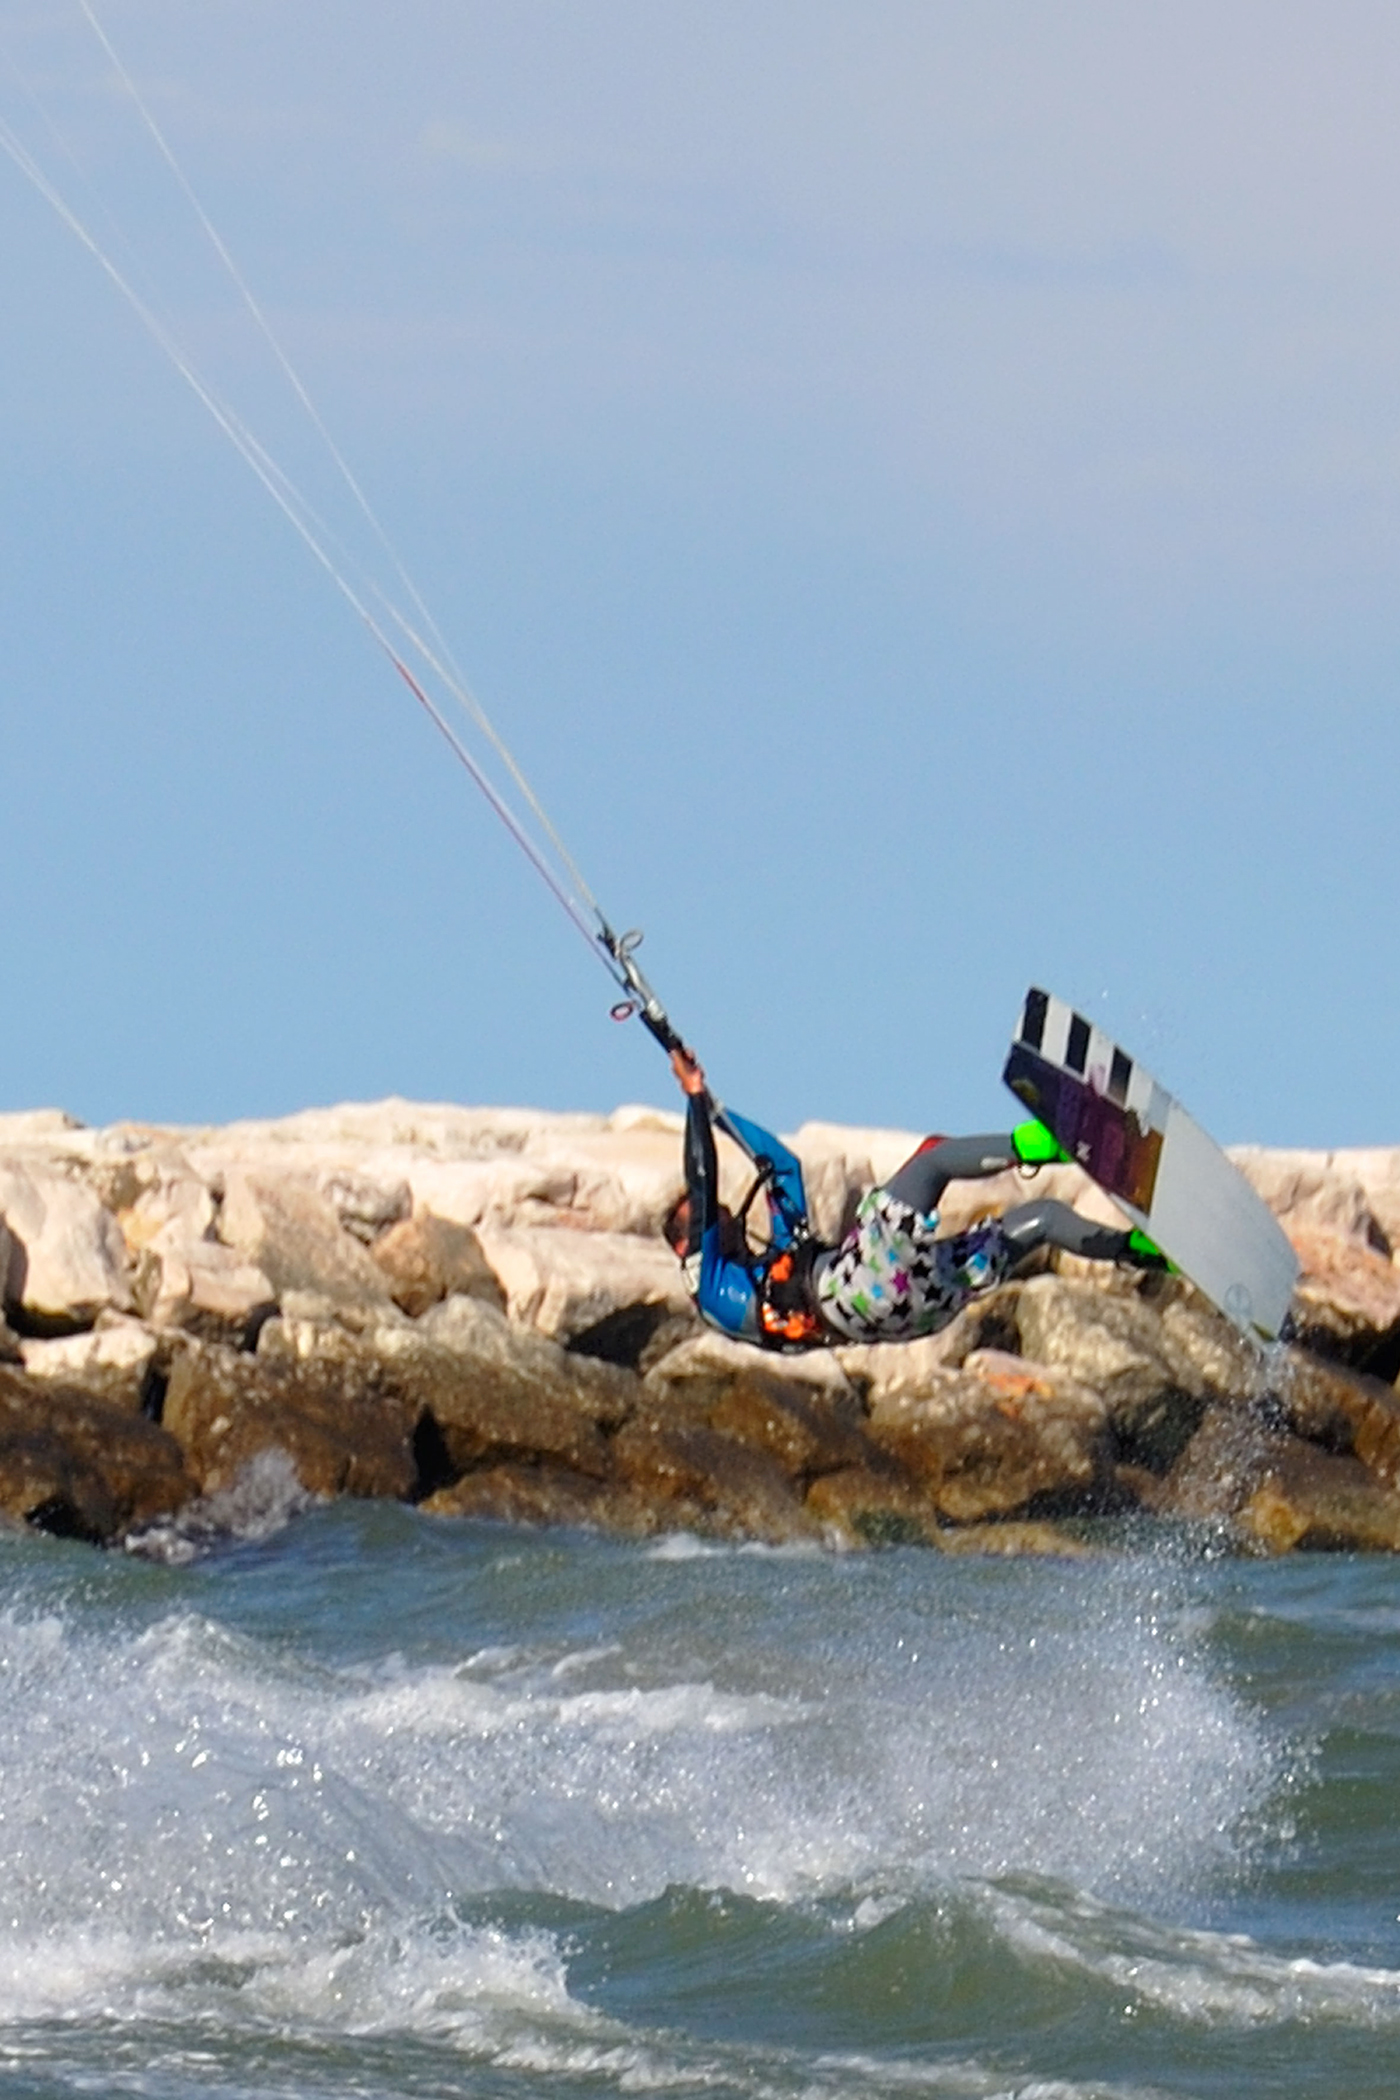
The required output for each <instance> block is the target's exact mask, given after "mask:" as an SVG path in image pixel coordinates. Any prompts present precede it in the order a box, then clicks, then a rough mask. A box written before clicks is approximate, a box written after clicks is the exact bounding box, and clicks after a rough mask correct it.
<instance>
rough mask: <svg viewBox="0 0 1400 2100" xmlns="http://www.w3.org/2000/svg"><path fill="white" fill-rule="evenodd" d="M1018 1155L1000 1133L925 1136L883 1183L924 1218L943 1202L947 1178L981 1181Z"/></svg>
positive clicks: (1007, 1165)
mask: <svg viewBox="0 0 1400 2100" xmlns="http://www.w3.org/2000/svg"><path fill="white" fill-rule="evenodd" d="M1017 1160H1018V1154H1017V1152H1016V1148H1015V1146H1014V1145H1013V1144H1012V1142H1011V1139H1010V1138H1009V1137H1008V1136H1006V1135H1005V1134H1004V1133H998V1134H996V1135H993V1136H989V1137H946V1138H945V1137H930V1138H925V1139H924V1141H923V1143H922V1145H920V1147H919V1149H918V1151H917V1152H915V1153H913V1154H912V1155H911V1156H910V1158H908V1159H906V1160H905V1162H904V1165H903V1166H902V1167H900V1168H899V1169H898V1171H897V1172H896V1173H894V1174H892V1175H891V1176H890V1178H889V1180H888V1181H887V1182H886V1183H885V1184H884V1186H885V1188H886V1189H887V1191H888V1192H889V1194H890V1195H891V1196H893V1197H894V1199H895V1201H896V1202H897V1203H907V1204H908V1206H909V1208H910V1210H916V1211H918V1213H919V1215H920V1216H921V1217H928V1216H929V1215H930V1214H931V1213H932V1212H934V1211H936V1210H937V1209H938V1206H939V1204H940V1203H941V1202H942V1201H943V1192H944V1190H945V1189H946V1188H947V1186H948V1183H949V1182H950V1181H981V1180H983V1179H984V1178H985V1177H986V1176H987V1175H988V1174H1003V1173H1005V1171H1006V1169H1007V1168H1008V1167H1014V1166H1015V1165H1016V1164H1017Z"/></svg>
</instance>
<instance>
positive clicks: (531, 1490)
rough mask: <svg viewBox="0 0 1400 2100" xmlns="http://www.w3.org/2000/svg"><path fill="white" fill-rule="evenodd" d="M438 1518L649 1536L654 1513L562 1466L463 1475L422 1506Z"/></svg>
mask: <svg viewBox="0 0 1400 2100" xmlns="http://www.w3.org/2000/svg"><path fill="white" fill-rule="evenodd" d="M420 1506H421V1507H422V1508H423V1509H424V1510H425V1511H426V1512H427V1513H428V1515H429V1516H434V1517H484V1518H487V1519H490V1520H493V1521H494V1522H496V1523H499V1524H565V1525H569V1526H572V1527H575V1528H579V1527H587V1528H606V1529H607V1530H609V1531H625V1532H629V1533H632V1534H634V1535H640V1536H645V1535H646V1534H648V1533H650V1532H653V1531H655V1529H656V1516H655V1512H654V1511H652V1510H651V1509H649V1508H648V1507H647V1505H646V1504H645V1503H644V1502H643V1501H642V1500H641V1499H640V1497H636V1496H628V1495H627V1494H625V1493H624V1492H622V1491H619V1490H618V1489H617V1488H616V1487H613V1486H609V1485H607V1484H605V1483H604V1482H602V1481H600V1480H592V1479H589V1478H588V1477H586V1476H585V1475H583V1474H580V1473H570V1472H568V1471H566V1470H565V1469H564V1468H563V1467H560V1466H547V1465H539V1466H526V1465H499V1466H487V1467H483V1468H481V1469H479V1470H478V1471H476V1472H474V1473H465V1474H463V1476H462V1478H461V1479H460V1480H458V1481H455V1482H454V1483H453V1485H452V1486H451V1487H446V1488H439V1489H438V1491H437V1493H436V1494H433V1495H430V1496H429V1497H428V1498H427V1500H426V1501H425V1502H423V1503H422V1504H421V1505H420Z"/></svg>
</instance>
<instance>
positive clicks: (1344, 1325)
mask: <svg viewBox="0 0 1400 2100" xmlns="http://www.w3.org/2000/svg"><path fill="white" fill-rule="evenodd" d="M1291 1237H1292V1240H1293V1247H1294V1251H1295V1252H1296V1254H1297V1255H1298V1258H1299V1261H1300V1262H1301V1264H1302V1269H1301V1273H1300V1275H1299V1278H1298V1283H1297V1286H1296V1288H1295V1290H1294V1293H1293V1317H1294V1325H1295V1327H1296V1329H1297V1331H1298V1335H1299V1338H1300V1339H1301V1340H1302V1341H1303V1342H1305V1343H1306V1344H1307V1346H1308V1347H1309V1348H1311V1349H1315V1350H1318V1351H1320V1352H1321V1353H1322V1354H1324V1355H1327V1356H1335V1357H1337V1358H1339V1359H1340V1360H1341V1361H1342V1362H1343V1363H1348V1364H1354V1365H1356V1366H1357V1368H1358V1369H1361V1370H1374V1371H1376V1372H1377V1373H1378V1374H1379V1375H1380V1376H1383V1377H1390V1378H1393V1377H1394V1376H1395V1374H1396V1372H1397V1370H1400V1269H1397V1268H1396V1267H1395V1265H1394V1263H1393V1262H1392V1261H1391V1259H1390V1257H1389V1256H1388V1255H1386V1254H1381V1253H1379V1252H1377V1250H1376V1248H1375V1247H1374V1246H1372V1245H1370V1244H1368V1243H1367V1241H1365V1240H1364V1239H1360V1238H1357V1237H1353V1236H1347V1235H1344V1234H1342V1233H1339V1232H1330V1231H1322V1230H1317V1229H1313V1230H1302V1229H1295V1230H1294V1231H1293V1232H1292V1235H1291Z"/></svg>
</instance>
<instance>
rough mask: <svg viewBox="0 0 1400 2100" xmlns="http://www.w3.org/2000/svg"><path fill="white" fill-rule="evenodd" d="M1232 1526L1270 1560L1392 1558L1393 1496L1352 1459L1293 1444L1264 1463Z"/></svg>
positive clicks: (1396, 1514) (1398, 1548) (1396, 1542)
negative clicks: (1272, 1556) (1305, 1555)
mask: <svg viewBox="0 0 1400 2100" xmlns="http://www.w3.org/2000/svg"><path fill="white" fill-rule="evenodd" d="M1235 1521H1236V1525H1237V1528H1238V1529H1239V1531H1240V1533H1241V1534H1242V1535H1243V1536H1244V1537H1245V1538H1246V1539H1249V1540H1251V1541H1253V1542H1254V1543H1255V1544H1257V1545H1259V1546H1261V1547H1263V1548H1264V1549H1265V1550H1266V1551H1267V1552H1270V1553H1289V1552H1292V1551H1294V1550H1295V1549H1297V1550H1301V1551H1305V1552H1308V1551H1311V1552H1331V1553H1375V1552H1382V1553H1395V1552H1400V1494H1397V1493H1396V1492H1395V1490H1394V1489H1393V1488H1387V1487H1384V1486H1382V1485H1381V1483H1380V1482H1379V1481H1377V1479H1376V1478H1375V1476H1374V1475H1373V1474H1372V1473H1370V1472H1369V1471H1368V1470H1367V1468H1366V1467H1365V1466H1364V1465H1362V1463H1361V1462H1360V1460H1359V1459H1355V1458H1336V1457H1333V1456H1332V1455H1331V1454H1330V1453H1329V1452H1326V1451H1319V1450H1318V1449H1317V1448H1316V1447H1315V1446H1314V1445H1311V1444H1303V1443H1299V1442H1298V1441H1297V1440H1296V1439H1290V1440H1289V1441H1288V1442H1287V1443H1286V1444H1285V1445H1284V1446H1283V1447H1282V1448H1281V1449H1280V1450H1278V1451H1277V1452H1276V1453H1275V1454H1274V1455H1273V1456H1272V1458H1271V1460H1270V1462H1269V1464H1268V1465H1267V1467H1266V1468H1265V1470H1264V1474H1263V1478H1262V1479H1261V1480H1260V1481H1259V1483H1258V1485H1257V1486H1256V1487H1255V1488H1254V1490H1253V1492H1252V1493H1251V1494H1250V1496H1249V1497H1248V1499H1247V1500H1246V1501H1245V1502H1244V1503H1243V1504H1242V1506H1241V1507H1240V1510H1239V1512H1238V1515H1237V1517H1236V1519H1235Z"/></svg>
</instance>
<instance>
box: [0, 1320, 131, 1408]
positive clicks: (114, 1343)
mask: <svg viewBox="0 0 1400 2100" xmlns="http://www.w3.org/2000/svg"><path fill="white" fill-rule="evenodd" d="M20 1348H21V1355H22V1357H23V1361H24V1368H25V1370H26V1371H27V1372H28V1373H29V1375H30V1377H31V1378H33V1379H36V1380H38V1382H39V1383H40V1384H41V1385H45V1386H60V1385H62V1386H73V1387H76V1388H77V1389H78V1390H79V1391H80V1392H84V1393H87V1394H90V1395H91V1396H92V1397H94V1398H96V1399H100V1400H107V1401H110V1402H111V1404H112V1405H113V1406H114V1407H119V1408H120V1409H121V1410H122V1412H123V1413H124V1414H129V1415H139V1414H141V1413H143V1412H144V1411H145V1409H146V1402H147V1400H148V1399H149V1398H150V1396H151V1393H152V1380H153V1374H154V1373H155V1370H156V1363H157V1356H158V1352H159V1349H160V1341H159V1337H158V1336H157V1335H156V1334H155V1332H154V1331H153V1330H152V1329H151V1328H149V1327H147V1326H146V1325H145V1324H144V1323H143V1322H142V1321H140V1320H130V1319H127V1318H125V1317H123V1316H121V1315H108V1314H104V1315H103V1317H102V1319H101V1320H100V1321H99V1322H98V1324H97V1326H96V1327H95V1328H93V1329H92V1330H91V1331H90V1332H88V1333H86V1334H70V1335H64V1336H62V1337H60V1338H59V1339H57V1340H55V1341H27V1342H23V1343H22V1344H21V1345H20Z"/></svg>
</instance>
